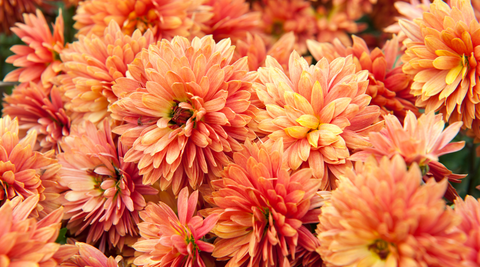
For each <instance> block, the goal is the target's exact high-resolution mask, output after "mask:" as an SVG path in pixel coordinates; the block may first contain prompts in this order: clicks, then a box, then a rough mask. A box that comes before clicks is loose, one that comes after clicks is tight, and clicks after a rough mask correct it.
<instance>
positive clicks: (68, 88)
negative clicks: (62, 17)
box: [59, 21, 154, 124]
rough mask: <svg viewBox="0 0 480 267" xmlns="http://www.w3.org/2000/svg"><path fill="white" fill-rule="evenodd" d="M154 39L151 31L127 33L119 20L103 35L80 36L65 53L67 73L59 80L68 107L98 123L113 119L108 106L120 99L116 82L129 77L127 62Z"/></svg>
mask: <svg viewBox="0 0 480 267" xmlns="http://www.w3.org/2000/svg"><path fill="white" fill-rule="evenodd" d="M153 42H154V38H153V35H152V33H151V32H150V31H147V32H146V33H145V34H144V35H142V34H141V33H140V31H135V32H134V33H133V35H132V36H130V35H125V34H124V33H122V31H121V30H120V27H119V26H118V25H117V24H116V23H115V21H112V22H111V23H110V24H109V26H108V27H107V28H106V29H105V33H104V34H103V37H97V36H95V35H90V36H88V37H85V36H80V37H79V41H77V42H74V43H73V44H71V45H70V46H69V48H68V49H65V50H64V51H63V52H62V54H61V57H62V61H63V64H62V69H63V71H65V73H66V74H65V75H61V76H60V77H59V79H60V80H61V84H62V86H61V90H62V91H64V92H65V97H66V99H67V103H66V104H65V108H66V109H67V110H70V111H72V112H76V113H80V114H83V117H84V118H85V119H86V120H88V121H91V122H94V123H96V124H98V123H99V122H101V121H102V120H103V119H109V117H110V113H109V112H108V106H109V105H110V104H111V103H113V102H114V101H116V100H117V96H115V94H113V92H112V88H111V86H112V84H113V82H114V81H115V79H118V78H120V77H125V75H126V72H127V65H128V64H130V63H131V62H132V61H133V60H134V58H135V56H136V55H137V53H139V52H140V51H142V49H143V48H147V47H148V46H149V45H150V44H151V43H153Z"/></svg>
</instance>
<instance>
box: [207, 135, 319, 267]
mask: <svg viewBox="0 0 480 267" xmlns="http://www.w3.org/2000/svg"><path fill="white" fill-rule="evenodd" d="M283 152H284V150H283V142H282V141H281V140H280V141H277V142H275V143H273V144H272V145H271V146H266V145H263V144H261V145H257V144H252V143H251V142H250V141H247V142H246V143H245V146H244V149H243V150H242V151H241V152H237V153H235V154H234V155H233V162H232V163H230V164H229V165H228V166H227V167H226V168H225V169H224V172H223V174H222V179H217V180H214V181H212V182H211V185H212V188H213V192H212V195H211V197H210V199H211V201H212V202H213V203H212V204H214V208H212V209H207V210H205V213H208V214H220V218H219V220H218V222H217V225H216V226H215V228H213V230H212V232H213V233H214V234H215V235H217V239H216V240H215V243H214V244H215V249H214V251H213V254H212V256H214V257H215V258H217V260H220V261H222V260H228V263H227V265H226V266H227V267H233V266H289V258H288V256H289V255H290V256H291V257H292V258H294V256H293V255H295V254H296V253H297V250H300V247H303V245H306V244H310V242H311V241H309V240H306V238H308V235H306V232H308V231H309V230H308V229H307V228H306V227H308V224H311V223H316V222H318V214H319V212H320V209H318V207H320V206H321V205H322V204H323V202H322V197H321V195H320V194H318V193H317V191H318V188H319V187H320V182H321V181H320V180H319V179H315V178H313V177H312V170H310V169H309V168H304V169H301V170H299V171H297V172H294V173H292V174H291V173H290V172H289V171H288V169H287V168H286V167H285V166H284V161H283V160H282V154H283ZM310 247H311V246H306V247H303V248H302V249H307V250H308V249H310Z"/></svg>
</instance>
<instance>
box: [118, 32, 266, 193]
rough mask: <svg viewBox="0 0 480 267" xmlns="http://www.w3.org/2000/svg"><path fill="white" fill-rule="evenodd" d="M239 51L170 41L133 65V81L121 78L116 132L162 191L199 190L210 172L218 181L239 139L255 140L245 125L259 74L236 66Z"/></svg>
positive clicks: (226, 45) (206, 40) (129, 157)
mask: <svg viewBox="0 0 480 267" xmlns="http://www.w3.org/2000/svg"><path fill="white" fill-rule="evenodd" d="M234 49H235V47H233V46H231V45H230V40H229V39H224V40H222V41H220V42H219V43H217V44H216V43H215V41H214V40H213V38H212V37H211V36H206V37H203V38H202V39H199V38H194V39H193V41H192V42H190V41H188V40H187V39H186V38H183V37H180V36H178V37H175V38H174V39H173V40H172V41H171V42H170V41H168V40H166V39H164V40H162V41H161V42H159V43H158V44H157V45H151V46H150V47H149V48H148V50H146V49H145V50H144V51H143V52H141V53H140V54H139V55H138V57H137V58H136V59H135V61H134V62H133V63H132V64H130V65H129V66H128V69H129V73H130V75H131V77H129V78H120V79H117V81H116V84H115V85H114V87H113V90H114V92H115V94H116V95H117V96H119V100H118V101H117V102H115V103H114V104H113V105H112V106H111V108H110V109H111V111H112V112H113V113H112V117H113V118H114V119H116V120H119V121H123V122H124V123H125V124H124V125H121V126H118V127H117V128H115V129H114V132H116V133H118V134H121V135H122V139H121V140H122V142H123V143H124V144H125V145H127V146H132V148H131V149H130V150H129V151H128V152H127V154H126V155H125V160H126V161H128V162H138V168H139V169H140V174H141V175H143V182H144V183H145V184H153V183H154V182H155V181H157V180H158V179H160V187H161V189H162V190H165V189H166V188H167V187H168V186H169V185H170V184H172V187H173V191H174V193H175V194H178V192H179V191H180V189H181V188H182V187H183V186H185V185H186V184H187V180H188V183H189V184H190V186H191V187H192V188H193V189H196V188H197V187H198V186H199V185H201V184H202V182H203V178H204V176H205V174H208V175H210V176H214V177H218V176H219V175H220V173H221V171H222V169H223V166H225V165H226V164H227V163H228V161H229V158H228V157H227V154H226V153H230V152H232V151H238V150H240V149H241V146H240V143H239V141H244V140H245V138H247V137H250V138H252V137H254V135H253V132H252V131H251V130H249V129H248V128H247V126H246V125H247V124H248V122H249V121H250V120H251V112H250V111H249V109H250V108H251V104H250V101H249V99H250V90H251V86H252V82H253V81H254V80H255V79H256V77H257V75H256V73H255V72H248V66H247V59H246V58H242V59H240V60H238V61H236V62H235V63H231V59H232V56H233V52H234ZM185 174H186V176H185Z"/></svg>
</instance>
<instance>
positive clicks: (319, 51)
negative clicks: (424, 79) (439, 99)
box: [307, 36, 418, 120]
mask: <svg viewBox="0 0 480 267" xmlns="http://www.w3.org/2000/svg"><path fill="white" fill-rule="evenodd" d="M352 37H353V46H351V47H350V46H349V47H345V46H344V45H343V44H342V43H341V42H340V40H338V39H336V40H334V41H333V44H330V43H318V42H315V41H312V40H309V41H307V46H308V49H309V51H310V53H312V55H313V57H314V58H315V59H316V60H320V59H322V58H324V57H325V58H327V59H328V61H329V62H331V61H333V60H334V59H336V58H337V57H346V56H347V55H353V57H354V59H355V60H354V61H355V63H356V64H357V69H358V70H360V69H361V70H367V71H368V79H369V85H368V89H367V94H368V95H370V96H371V97H372V101H371V104H374V105H377V106H379V107H380V108H381V109H382V111H383V113H384V114H388V113H390V112H393V113H394V114H395V116H398V117H399V118H401V119H402V120H403V118H404V117H405V115H406V112H407V110H411V111H413V112H415V113H417V114H418V110H417V108H416V107H415V104H414V103H415V97H414V96H413V95H412V94H410V85H411V78H410V77H409V76H408V75H406V74H404V73H403V72H402V64H401V63H399V62H400V61H399V60H397V57H398V55H399V52H400V50H399V42H398V38H397V37H396V36H393V38H392V39H391V40H389V41H387V43H386V44H385V46H384V47H383V52H382V50H380V49H379V48H375V49H373V50H372V51H370V50H369V49H368V46H367V44H366V43H365V41H364V40H363V39H362V38H360V37H357V36H352Z"/></svg>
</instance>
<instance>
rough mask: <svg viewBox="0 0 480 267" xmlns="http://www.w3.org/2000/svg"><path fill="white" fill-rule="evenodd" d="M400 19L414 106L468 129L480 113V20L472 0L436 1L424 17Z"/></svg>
mask: <svg viewBox="0 0 480 267" xmlns="http://www.w3.org/2000/svg"><path fill="white" fill-rule="evenodd" d="M399 23H400V26H401V27H402V30H403V32H404V33H405V34H406V35H407V37H408V39H407V40H406V41H405V45H406V46H407V50H406V51H405V55H404V56H403V57H402V60H403V61H404V62H405V64H404V65H403V71H404V73H406V74H410V75H413V76H414V78H413V84H412V91H411V92H412V94H413V95H415V96H417V101H416V105H417V106H418V107H422V108H425V112H427V113H428V112H430V111H438V110H440V112H442V113H443V114H444V116H445V120H446V121H450V122H455V121H463V126H464V127H466V128H472V122H473V121H474V120H477V118H480V109H479V108H477V104H478V103H480V99H479V96H480V80H479V74H480V69H478V68H477V60H480V54H478V52H476V50H477V46H478V45H480V38H478V36H480V34H479V33H480V24H479V23H478V21H477V20H476V18H475V14H474V12H473V8H472V5H471V3H470V0H452V1H451V2H450V6H449V5H447V4H446V3H444V2H442V1H441V0H435V1H434V3H433V4H431V5H430V11H429V12H425V13H423V17H422V18H419V19H416V20H414V22H411V21H407V20H400V22H399ZM477 69H478V70H477Z"/></svg>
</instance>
